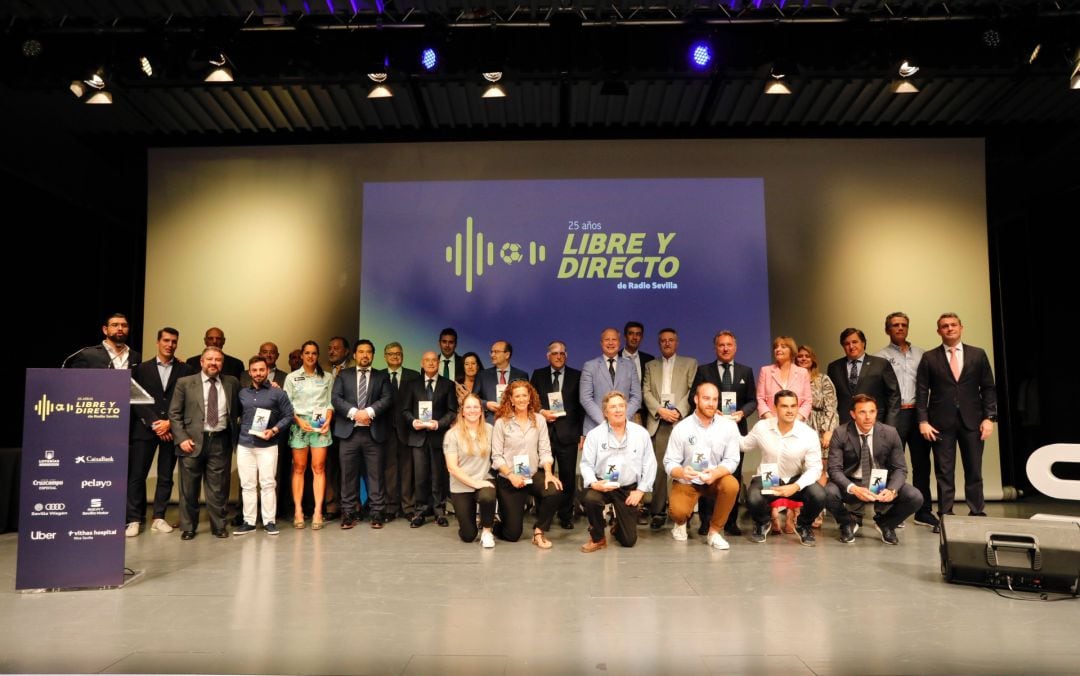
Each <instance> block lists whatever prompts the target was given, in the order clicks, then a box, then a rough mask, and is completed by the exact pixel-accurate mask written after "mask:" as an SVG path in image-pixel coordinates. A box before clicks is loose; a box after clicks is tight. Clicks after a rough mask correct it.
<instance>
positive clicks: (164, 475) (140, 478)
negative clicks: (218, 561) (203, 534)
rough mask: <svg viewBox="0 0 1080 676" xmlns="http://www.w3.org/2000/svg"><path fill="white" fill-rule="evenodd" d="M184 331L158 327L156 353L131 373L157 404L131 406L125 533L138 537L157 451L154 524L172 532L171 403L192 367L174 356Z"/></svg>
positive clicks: (173, 454) (173, 459)
mask: <svg viewBox="0 0 1080 676" xmlns="http://www.w3.org/2000/svg"><path fill="white" fill-rule="evenodd" d="M179 340H180V332H179V331H177V330H176V329H174V328H172V327H168V326H166V327H165V328H163V329H160V330H159V331H158V332H157V357H156V358H155V359H153V360H151V361H146V362H143V363H141V364H139V365H138V366H136V367H135V369H134V370H133V371H132V373H131V378H132V380H134V381H135V382H137V383H138V384H139V385H141V386H142V388H143V389H144V390H146V392H147V393H148V394H149V395H150V396H152V397H153V398H154V403H153V404H136V405H134V406H132V416H131V444H130V446H129V448H130V457H129V458H128V494H127V529H126V530H125V535H127V536H128V537H134V536H136V535H138V534H139V528H140V527H141V526H142V524H143V521H144V520H145V519H146V477H147V475H148V474H149V473H150V466H151V464H153V462H154V454H155V453H156V454H157V486H156V487H155V489H154V516H153V521H151V524H150V528H151V529H153V530H155V531H157V532H159V533H171V532H172V529H173V528H172V526H171V525H169V523H168V522H167V521H165V508H166V506H167V505H168V504H169V498H170V497H171V496H172V489H173V478H172V475H173V470H174V469H175V468H176V448H175V447H174V446H173V435H172V431H171V430H170V429H169V402H170V401H171V400H172V395H173V391H174V390H175V389H176V381H177V380H178V379H180V378H182V377H184V376H186V375H190V374H191V373H192V371H191V370H190V369H189V367H188V365H187V364H185V363H183V362H181V361H180V360H178V359H175V358H174V355H175V353H176V345H177V343H178V342H179Z"/></svg>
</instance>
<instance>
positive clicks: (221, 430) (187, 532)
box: [169, 347, 240, 540]
mask: <svg viewBox="0 0 1080 676" xmlns="http://www.w3.org/2000/svg"><path fill="white" fill-rule="evenodd" d="M224 361H225V354H224V353H223V352H222V351H221V348H217V347H207V348H206V349H204V350H203V353H202V357H201V359H200V365H201V367H202V370H201V371H200V372H199V373H196V374H195V375H190V376H184V377H183V378H180V379H179V380H178V381H176V390H175V391H174V392H173V397H172V401H171V402H170V403H169V424H170V428H171V430H172V435H173V442H174V443H175V444H176V455H177V456H178V457H179V458H180V528H181V530H183V533H182V534H181V535H180V537H181V539H183V540H190V539H192V538H194V537H195V529H196V528H198V525H199V490H200V486H201V484H203V483H205V484H206V511H207V513H209V515H210V530H211V532H213V534H214V536H215V537H219V538H226V537H229V533H228V531H227V530H226V529H225V501H226V500H227V499H228V494H227V493H226V491H227V490H228V486H229V482H228V475H229V471H230V468H231V465H232V449H233V446H234V445H235V441H236V438H237V436H238V432H239V428H238V426H237V418H238V417H239V415H240V399H239V392H240V381H239V380H237V379H236V378H234V377H232V376H229V375H225V374H223V373H222V372H221V367H222V364H223V363H224Z"/></svg>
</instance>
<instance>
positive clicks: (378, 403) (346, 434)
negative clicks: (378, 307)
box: [330, 338, 394, 530]
mask: <svg viewBox="0 0 1080 676" xmlns="http://www.w3.org/2000/svg"><path fill="white" fill-rule="evenodd" d="M353 358H354V359H355V360H356V368H355V369H346V370H343V371H341V372H340V373H338V376H337V377H336V378H334V388H333V390H332V392H331V395H330V397H331V401H332V402H333V404H334V436H335V437H337V438H338V439H340V440H341V441H340V442H339V446H338V453H340V457H341V512H342V514H341V527H342V528H343V529H345V530H348V529H350V528H352V527H353V526H355V525H356V522H357V520H358V518H359V514H357V513H356V505H357V504H358V502H359V500H358V495H357V492H358V491H359V487H360V483H359V481H360V465H361V464H363V466H364V467H365V468H366V474H365V478H366V479H367V487H368V504H369V505H370V506H371V527H372V528H375V529H378V528H382V527H383V524H384V523H385V518H386V511H387V502H386V492H385V490H384V486H383V480H382V475H383V451H384V448H383V445H384V444H385V443H386V438H387V435H388V434H391V433H393V429H392V428H393V424H394V420H393V415H392V413H393V411H392V409H393V406H394V390H393V388H391V387H390V378H389V376H387V375H386V373H385V372H384V371H379V370H376V369H373V368H371V361H372V360H373V359H374V358H375V345H374V344H373V343H372V342H371V341H370V340H367V339H365V338H361V339H360V340H358V341H356V346H355V347H354V348H353Z"/></svg>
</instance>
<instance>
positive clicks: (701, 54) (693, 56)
mask: <svg viewBox="0 0 1080 676" xmlns="http://www.w3.org/2000/svg"><path fill="white" fill-rule="evenodd" d="M712 62H713V52H712V47H711V46H710V45H709V43H708V42H703V41H702V42H695V43H694V44H692V45H690V65H691V66H693V67H694V68H696V69H698V70H704V69H706V68H708V67H709V66H711V65H712Z"/></svg>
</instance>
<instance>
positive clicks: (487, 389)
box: [451, 340, 529, 425]
mask: <svg viewBox="0 0 1080 676" xmlns="http://www.w3.org/2000/svg"><path fill="white" fill-rule="evenodd" d="M512 356H514V347H513V346H512V345H511V344H510V343H508V342H506V341H505V340H497V341H495V342H494V343H492V344H491V364H492V365H491V368H486V369H484V370H483V371H481V372H480V374H479V375H478V376H477V379H478V380H479V382H480V388H479V389H480V402H481V403H482V404H483V406H484V411H485V413H484V418H485V419H486V420H487V421H488V422H489V423H491V424H492V425H494V424H495V411H497V410H499V395H500V393H501V392H502V391H503V390H505V389H506V386H507V385H509V384H510V383H512V382H514V381H515V380H528V379H529V374H528V373H525V372H524V371H522V370H521V369H519V368H514V367H513V366H511V365H510V358H511V357H512ZM462 368H463V369H464V368H465V367H464V366H463V367H462ZM452 383H453V381H451V384H452Z"/></svg>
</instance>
